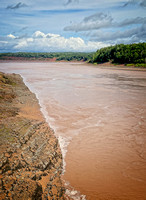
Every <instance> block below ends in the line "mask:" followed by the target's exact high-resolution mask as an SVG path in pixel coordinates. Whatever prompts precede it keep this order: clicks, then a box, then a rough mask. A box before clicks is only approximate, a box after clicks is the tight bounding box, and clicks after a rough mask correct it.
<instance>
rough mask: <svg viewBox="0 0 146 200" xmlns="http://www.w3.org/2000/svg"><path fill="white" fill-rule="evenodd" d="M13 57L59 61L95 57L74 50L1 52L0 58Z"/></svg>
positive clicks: (87, 59)
mask: <svg viewBox="0 0 146 200" xmlns="http://www.w3.org/2000/svg"><path fill="white" fill-rule="evenodd" d="M12 57H16V58H25V59H31V60H33V59H39V60H44V59H52V58H55V59H56V60H57V61H60V60H66V61H72V60H77V61H81V60H82V61H89V60H91V59H92V57H93V53H80V52H77V53H74V52H64V53H63V52H62V53H30V52H18V53H0V59H10V58H12Z"/></svg>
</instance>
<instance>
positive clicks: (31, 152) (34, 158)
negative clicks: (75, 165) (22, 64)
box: [0, 73, 65, 200]
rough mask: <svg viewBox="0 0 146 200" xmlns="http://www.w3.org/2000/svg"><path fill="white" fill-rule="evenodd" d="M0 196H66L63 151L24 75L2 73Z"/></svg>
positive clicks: (0, 100)
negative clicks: (63, 182)
mask: <svg viewBox="0 0 146 200" xmlns="http://www.w3.org/2000/svg"><path fill="white" fill-rule="evenodd" d="M0 110H1V115H0V146H1V147H0V149H1V157H0V199H3V200H5V199H10V200H11V199H12V200H13V199H15V200H17V199H22V200H28V199H32V200H33V199H37V200H39V199H42V200H43V199H45V200H46V199H65V195H64V193H65V189H64V187H63V184H62V180H61V173H62V153H61V150H60V146H59V144H58V140H57V139H56V137H55V135H54V132H53V130H52V129H51V128H50V127H49V126H48V124H47V123H46V122H45V119H44V117H43V115H42V113H41V111H40V106H39V104H38V101H37V99H36V96H35V95H34V94H33V93H31V92H30V91H29V89H28V88H27V87H26V86H25V84H24V83H23V80H22V78H21V77H20V75H16V74H4V73H0Z"/></svg>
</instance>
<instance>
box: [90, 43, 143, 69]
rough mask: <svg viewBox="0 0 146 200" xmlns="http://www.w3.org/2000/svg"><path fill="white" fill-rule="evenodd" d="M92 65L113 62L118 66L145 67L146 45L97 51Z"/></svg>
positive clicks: (120, 45) (124, 46)
mask: <svg viewBox="0 0 146 200" xmlns="http://www.w3.org/2000/svg"><path fill="white" fill-rule="evenodd" d="M91 62H92V63H104V62H112V63H117V64H128V66H129V64H133V65H135V66H137V67H138V66H144V67H145V63H146V43H139V44H127V45H124V44H119V45H115V46H110V47H105V48H102V49H100V50H97V51H96V53H95V54H94V55H93V59H92V61H91Z"/></svg>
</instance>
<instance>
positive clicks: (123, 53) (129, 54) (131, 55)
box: [0, 43, 146, 67]
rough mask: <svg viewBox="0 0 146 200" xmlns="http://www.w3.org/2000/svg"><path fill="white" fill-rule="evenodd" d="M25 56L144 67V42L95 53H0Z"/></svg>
mask: <svg viewBox="0 0 146 200" xmlns="http://www.w3.org/2000/svg"><path fill="white" fill-rule="evenodd" d="M12 58H18V59H19V58H25V59H30V60H49V59H54V58H55V60H56V61H61V60H66V61H72V60H76V61H86V62H90V63H105V62H112V63H116V64H125V65H135V66H144V67H146V43H139V44H127V45H124V44H118V45H114V46H110V47H105V48H102V49H99V50H97V51H96V52H95V53H93V52H92V53H81V52H57V53H55V52H54V53H53V52H52V53H51V52H50V53H47V52H46V53H31V52H17V53H0V59H12Z"/></svg>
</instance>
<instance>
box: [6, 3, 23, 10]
mask: <svg viewBox="0 0 146 200" xmlns="http://www.w3.org/2000/svg"><path fill="white" fill-rule="evenodd" d="M23 7H27V5H26V4H25V3H22V2H19V3H17V4H15V5H9V6H7V9H12V10H13V9H14V10H15V9H19V8H23Z"/></svg>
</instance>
